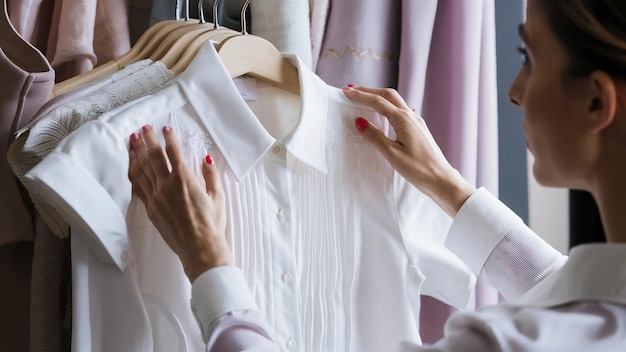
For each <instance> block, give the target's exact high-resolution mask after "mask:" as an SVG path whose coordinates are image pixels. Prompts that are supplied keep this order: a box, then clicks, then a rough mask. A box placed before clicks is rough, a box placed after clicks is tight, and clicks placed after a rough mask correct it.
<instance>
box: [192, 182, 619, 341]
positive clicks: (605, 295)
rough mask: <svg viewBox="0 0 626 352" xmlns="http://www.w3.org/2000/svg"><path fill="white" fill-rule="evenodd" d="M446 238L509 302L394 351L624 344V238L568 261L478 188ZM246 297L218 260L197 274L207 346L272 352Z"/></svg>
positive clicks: (236, 273) (462, 315)
mask: <svg viewBox="0 0 626 352" xmlns="http://www.w3.org/2000/svg"><path fill="white" fill-rule="evenodd" d="M446 242H447V244H448V245H449V246H450V247H451V248H454V251H455V253H457V254H458V255H459V256H460V257H462V258H464V260H466V262H467V263H470V264H471V265H472V267H473V269H474V270H476V271H477V272H481V271H482V272H483V273H484V274H485V275H486V276H487V277H488V279H489V281H490V282H491V283H493V284H495V286H496V287H497V288H498V289H500V290H501V291H502V292H504V293H505V295H506V296H507V298H509V299H510V300H511V303H509V304H500V305H492V306H489V307H484V308H481V309H480V310H478V311H477V312H457V313H456V314H454V315H452V317H451V318H450V319H449V320H448V322H447V324H446V329H445V330H446V331H445V337H444V338H443V339H441V340H440V341H438V342H436V343H435V344H434V345H428V346H417V345H412V344H406V345H404V346H403V348H402V349H401V350H403V351H416V352H417V351H422V352H427V351H428V352H443V351H446V352H452V351H456V352H475V351H624V350H626V335H625V334H624V331H625V328H626V296H625V295H624V287H626V271H624V270H623V268H620V267H619V266H616V265H615V263H617V262H620V261H621V260H622V259H623V258H624V256H625V255H626V244H622V243H610V244H607V243H594V244H585V245H580V246H577V247H574V248H573V249H572V251H571V253H570V257H569V259H568V258H567V257H566V256H563V255H561V254H560V253H559V252H557V251H556V250H555V249H554V248H552V247H551V246H550V245H548V244H547V243H546V242H545V241H543V240H542V239H541V238H539V237H538V236H537V235H536V234H535V233H533V232H532V231H531V230H530V229H529V228H528V227H527V226H526V225H525V224H524V222H523V221H522V220H521V219H520V218H519V217H518V216H517V215H515V214H514V213H513V212H512V211H511V210H510V209H508V208H507V207H506V206H505V205H504V204H502V203H501V202H500V201H499V200H498V199H497V198H496V197H494V196H493V195H491V194H490V193H489V192H488V191H487V190H486V189H484V188H481V189H479V190H477V191H476V192H475V193H474V194H473V195H472V196H471V197H470V199H469V200H468V201H466V202H465V204H464V205H463V207H462V208H461V209H460V211H459V213H458V214H457V216H456V217H455V219H454V222H453V224H452V226H451V229H450V232H449V234H448V239H447V241H446ZM581 283H583V284H581ZM252 300H253V299H252V296H251V295H250V291H249V289H248V288H247V287H246V283H245V279H243V274H242V273H241V271H240V270H239V269H238V268H235V267H232V266H223V267H217V268H214V269H211V270H208V271H206V272H205V273H203V274H202V275H200V276H199V277H198V279H196V281H195V282H194V284H193V299H192V306H193V309H194V311H195V312H196V315H197V316H198V319H199V321H201V325H202V327H203V330H204V334H205V336H207V337H209V338H208V339H207V346H206V351H207V352H208V351H220V352H224V351H243V350H245V351H248V350H258V351H278V350H279V349H278V346H276V345H275V343H274V341H272V337H271V335H270V334H269V329H268V328H267V326H266V324H265V322H264V320H263V318H262V317H261V316H260V315H259V314H258V312H257V311H254V310H250V309H247V308H246V307H248V306H250V305H251V304H252V303H250V302H252ZM381 303H382V302H381Z"/></svg>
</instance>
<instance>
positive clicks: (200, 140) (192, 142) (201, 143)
mask: <svg viewBox="0 0 626 352" xmlns="http://www.w3.org/2000/svg"><path fill="white" fill-rule="evenodd" d="M180 140H181V141H183V142H182V144H183V152H184V153H185V156H186V157H191V158H193V157H196V156H204V155H206V154H210V151H212V150H213V149H214V148H215V142H213V139H212V138H211V136H209V135H208V134H207V133H205V132H203V131H193V132H191V133H189V134H187V135H186V136H184V138H183V136H181V139H180Z"/></svg>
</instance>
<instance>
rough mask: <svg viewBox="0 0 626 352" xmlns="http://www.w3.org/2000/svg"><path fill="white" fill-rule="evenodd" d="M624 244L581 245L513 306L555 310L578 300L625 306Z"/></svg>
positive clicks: (625, 245)
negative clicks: (551, 307)
mask: <svg viewBox="0 0 626 352" xmlns="http://www.w3.org/2000/svg"><path fill="white" fill-rule="evenodd" d="M624 258H626V244H606V243H604V244H585V245H579V246H576V247H574V248H573V249H572V250H571V252H570V256H569V259H568V260H567V262H565V265H563V267H562V268H561V269H559V270H557V271H555V272H553V273H552V274H550V275H549V276H548V277H546V278H545V279H544V280H543V281H541V282H540V283H538V284H537V285H536V286H535V287H533V288H532V289H531V290H530V291H528V292H527V293H526V294H525V295H524V296H522V297H521V299H520V300H519V301H518V302H517V303H520V304H528V305H535V306H544V307H548V306H555V305H560V304H565V303H570V302H575V301H582V300H601V301H607V302H612V303H619V304H626V270H624V268H623V264H622V263H623V262H624Z"/></svg>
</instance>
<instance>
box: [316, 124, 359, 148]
mask: <svg viewBox="0 0 626 352" xmlns="http://www.w3.org/2000/svg"><path fill="white" fill-rule="evenodd" d="M347 124H348V122H347V121H346V122H344V125H345V126H342V127H341V128H339V129H337V128H333V127H334V126H327V128H326V138H325V140H326V147H337V146H339V147H341V146H343V147H355V146H362V145H364V144H366V142H367V141H366V140H365V138H363V136H362V135H361V134H360V133H358V132H357V131H356V129H355V130H352V129H351V127H352V126H351V125H350V126H347ZM338 130H340V131H338Z"/></svg>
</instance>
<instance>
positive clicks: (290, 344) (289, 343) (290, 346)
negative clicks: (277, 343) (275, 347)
mask: <svg viewBox="0 0 626 352" xmlns="http://www.w3.org/2000/svg"><path fill="white" fill-rule="evenodd" d="M286 346H287V349H288V350H290V351H293V350H295V349H296V340H294V339H289V340H287V343H286Z"/></svg>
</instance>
